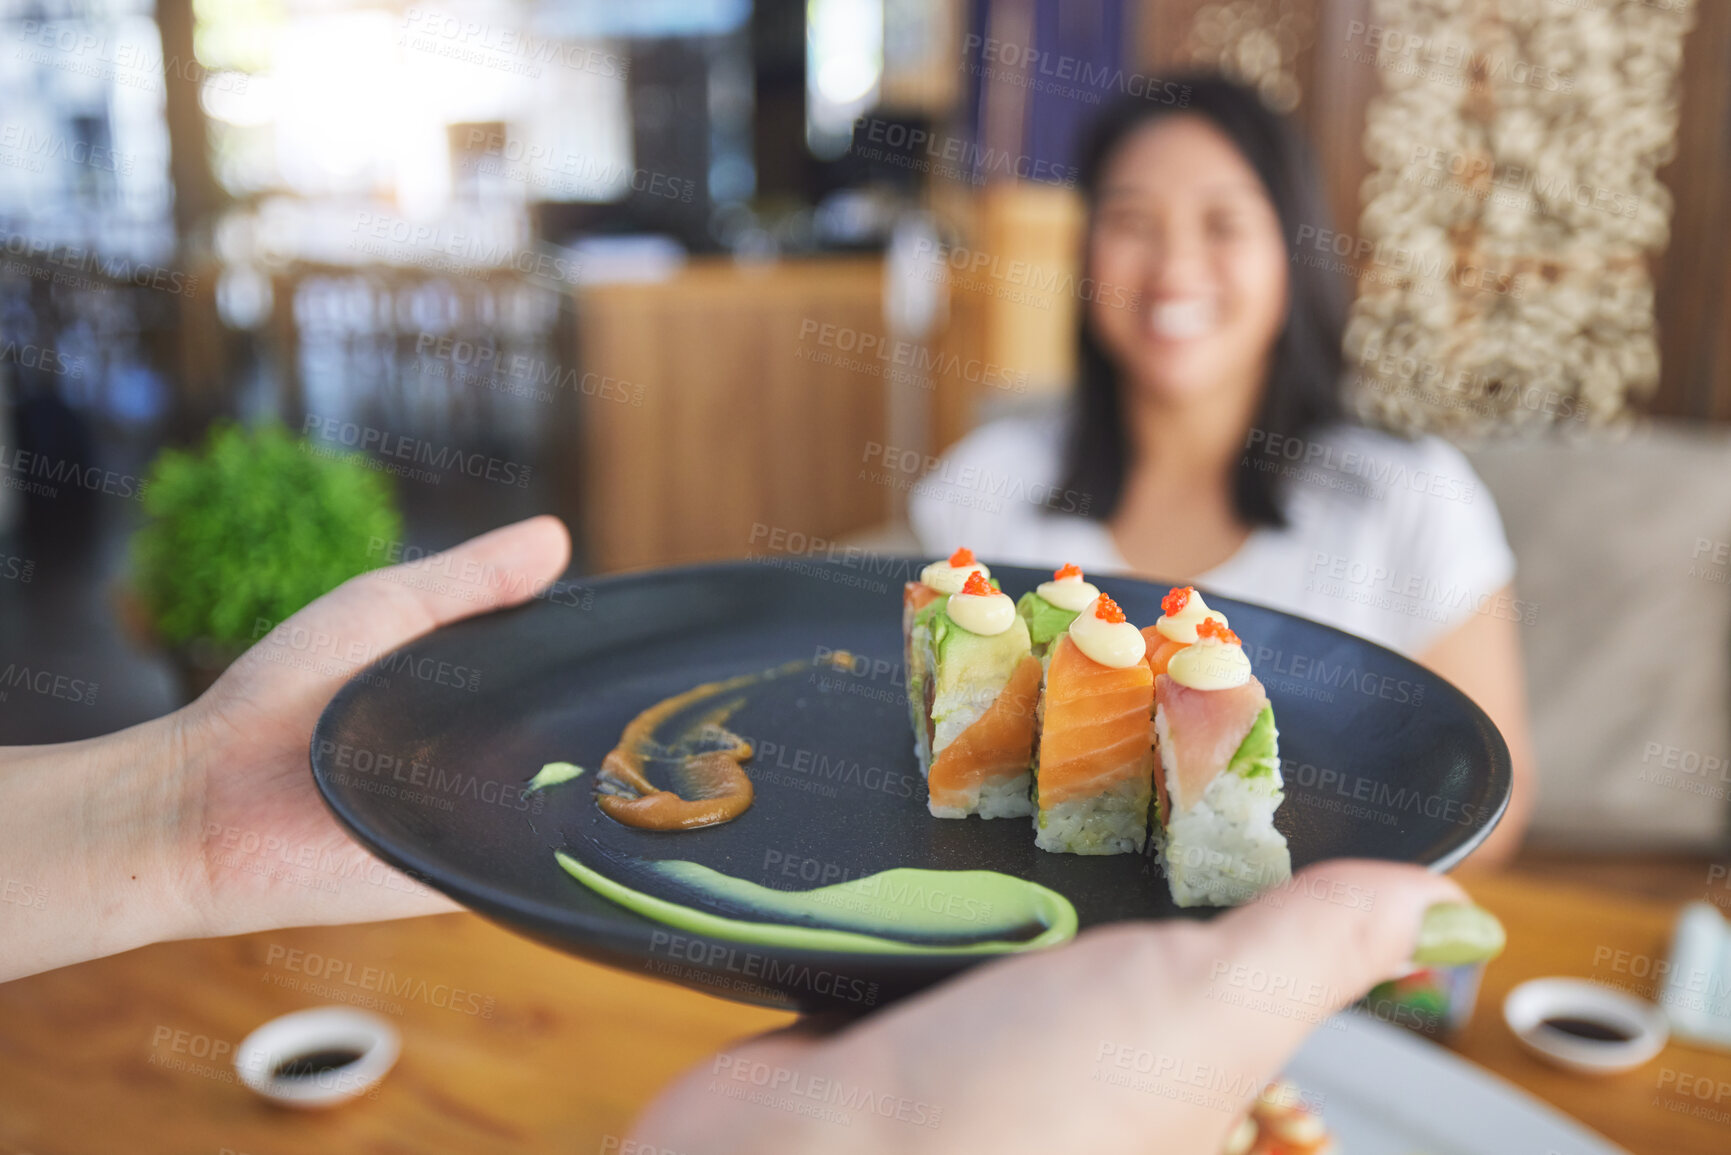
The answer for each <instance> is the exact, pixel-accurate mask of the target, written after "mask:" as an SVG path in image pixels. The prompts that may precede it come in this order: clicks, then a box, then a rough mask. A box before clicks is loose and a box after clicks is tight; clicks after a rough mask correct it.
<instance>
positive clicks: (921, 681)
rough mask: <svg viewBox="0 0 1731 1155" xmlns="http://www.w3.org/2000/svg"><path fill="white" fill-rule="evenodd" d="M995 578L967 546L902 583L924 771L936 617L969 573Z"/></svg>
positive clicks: (911, 693) (905, 644) (911, 711)
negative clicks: (928, 653) (929, 654)
mask: <svg viewBox="0 0 1731 1155" xmlns="http://www.w3.org/2000/svg"><path fill="white" fill-rule="evenodd" d="M973 573H978V574H981V575H983V576H985V577H988V578H989V577H991V576H992V571H991V570H989V569H987V568H986V567H985V566H984V565H981V564H980V563H979V562H977V561H975V560H974V552H973V551H972V550H970V549H968V548H967V547H966V546H963V547H962V548H961V549H958V550H957V551H956V552H955V553H952V554H951V555H950V556H949V559H948V560H947V561H934V562H932V563H931V564H930V565H928V566H926V567H925V568H924V569H922V570H921V571H920V580H919V581H913V582H907V583H905V584H904V585H903V586H902V661H903V663H904V665H905V666H906V668H907V692H908V716H909V718H910V719H911V720H912V721H913V727H914V753H915V754H916V755H917V756H918V757H919V760H920V769H921V771H922V772H923V771H924V770H925V768H926V766H927V764H929V763H930V762H931V759H932V751H931V736H930V734H929V733H928V732H927V727H926V718H927V716H928V705H927V702H926V685H925V683H926V673H927V670H928V668H929V667H927V665H926V651H927V649H928V648H929V647H928V645H927V642H928V631H929V629H930V626H931V620H932V616H933V615H934V614H936V613H937V612H938V611H940V610H941V609H943V600H944V598H945V597H946V596H947V595H949V594H957V593H960V592H961V591H962V586H964V585H965V584H967V580H968V575H969V574H973Z"/></svg>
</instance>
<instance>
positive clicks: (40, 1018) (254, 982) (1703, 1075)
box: [0, 874, 1731, 1155]
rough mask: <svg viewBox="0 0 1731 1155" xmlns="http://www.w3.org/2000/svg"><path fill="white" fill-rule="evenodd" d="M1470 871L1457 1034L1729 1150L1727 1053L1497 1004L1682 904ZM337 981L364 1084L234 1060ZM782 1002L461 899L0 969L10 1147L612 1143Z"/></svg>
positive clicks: (1546, 1092)
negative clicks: (557, 940)
mask: <svg viewBox="0 0 1731 1155" xmlns="http://www.w3.org/2000/svg"><path fill="white" fill-rule="evenodd" d="M1469 886H1470V888H1471V889H1472V891H1473V893H1474V894H1475V896H1476V897H1477V898H1478V899H1479V900H1480V901H1481V902H1483V903H1484V904H1485V905H1486V906H1488V907H1490V908H1491V909H1492V910H1494V911H1496V912H1497V913H1498V915H1500V916H1501V917H1502V919H1503V920H1504V922H1505V923H1506V924H1507V926H1508V928H1509V931H1510V945H1509V949H1508V951H1507V953H1506V954H1505V955H1504V956H1503V958H1502V959H1500V960H1498V961H1497V962H1496V963H1495V964H1493V965H1492V966H1491V967H1490V969H1489V970H1488V972H1487V974H1486V976H1485V982H1484V988H1483V991H1482V993H1481V996H1480V1000H1479V1006H1478V1011H1477V1014H1476V1016H1475V1018H1474V1020H1473V1022H1472V1023H1471V1024H1470V1025H1469V1027H1468V1028H1467V1029H1466V1031H1465V1032H1464V1033H1463V1034H1462V1036H1461V1037H1460V1039H1459V1040H1458V1041H1457V1044H1456V1046H1457V1049H1458V1050H1459V1051H1460V1053H1461V1054H1463V1055H1465V1056H1466V1057H1467V1058H1469V1059H1472V1060H1473V1061H1475V1062H1478V1063H1480V1064H1482V1065H1483V1066H1485V1067H1488V1068H1489V1069H1491V1070H1492V1071H1495V1072H1496V1073H1498V1074H1500V1075H1502V1076H1503V1077H1505V1078H1507V1079H1509V1080H1511V1081H1513V1082H1514V1083H1516V1084H1519V1085H1520V1086H1522V1087H1525V1088H1526V1089H1527V1090H1529V1091H1531V1092H1532V1093H1533V1094H1535V1095H1537V1096H1539V1097H1540V1098H1542V1099H1545V1100H1548V1101H1549V1102H1551V1103H1553V1104H1555V1105H1556V1106H1558V1107H1560V1108H1562V1109H1563V1110H1564V1111H1567V1112H1568V1113H1570V1114H1572V1115H1574V1116H1576V1117H1577V1118H1579V1119H1581V1120H1582V1121H1583V1122H1585V1123H1587V1124H1588V1125H1589V1126H1592V1127H1594V1128H1596V1129H1597V1130H1599V1131H1601V1132H1602V1133H1603V1134H1605V1135H1606V1136H1608V1137H1609V1138H1611V1139H1613V1140H1615V1141H1617V1142H1618V1143H1621V1144H1622V1145H1624V1146H1625V1147H1627V1148H1628V1149H1629V1150H1630V1151H1633V1152H1637V1153H1642V1155H1645V1153H1653V1155H1659V1153H1663V1155H1690V1153H1695V1152H1699V1153H1702V1155H1706V1153H1708V1152H1714V1153H1723V1152H1726V1151H1728V1150H1731V1123H1727V1122H1722V1121H1715V1120H1714V1118H1713V1117H1712V1116H1711V1115H1708V1116H1706V1117H1701V1116H1691V1115H1690V1114H1689V1111H1690V1109H1691V1108H1694V1107H1697V1106H1700V1107H1702V1108H1705V1109H1709V1110H1710V1109H1712V1108H1714V1106H1715V1104H1714V1103H1713V1100H1712V1098H1707V1099H1700V1098H1697V1097H1696V1096H1697V1095H1698V1094H1699V1093H1700V1092H1699V1088H1700V1087H1701V1086H1702V1085H1703V1084H1702V1083H1701V1082H1700V1081H1701V1080H1706V1081H1707V1082H1706V1084H1705V1085H1706V1086H1708V1087H1718V1086H1720V1085H1722V1084H1723V1085H1726V1086H1731V1055H1726V1054H1722V1053H1715V1052H1709V1051H1702V1050H1695V1049H1691V1048H1688V1047H1684V1046H1681V1045H1679V1044H1675V1043H1673V1044H1672V1045H1670V1046H1669V1047H1667V1048H1666V1049H1665V1051H1664V1052H1663V1053H1661V1054H1660V1055H1659V1056H1658V1057H1657V1058H1656V1059H1654V1060H1653V1061H1652V1062H1650V1063H1648V1064H1646V1065H1645V1066H1643V1067H1641V1068H1639V1069H1638V1070H1635V1071H1633V1072H1630V1073H1628V1074H1625V1075H1619V1076H1613V1077H1610V1078H1606V1079H1596V1080H1588V1079H1583V1078H1578V1077H1575V1076H1571V1075H1567V1074H1564V1073H1562V1072H1559V1071H1556V1070H1553V1069H1552V1068H1549V1067H1547V1066H1544V1065H1543V1064H1541V1063H1539V1062H1538V1061H1536V1060H1534V1059H1532V1058H1531V1057H1529V1056H1528V1055H1527V1053H1526V1052H1525V1051H1523V1050H1521V1049H1520V1047H1519V1046H1518V1044H1517V1043H1516V1042H1515V1040H1514V1038H1513V1037H1512V1036H1511V1035H1510V1034H1509V1032H1508V1030H1507V1028H1506V1027H1504V1026H1503V1025H1502V1022H1501V1018H1500V1006H1501V1003H1502V998H1503V995H1504V994H1505V993H1506V992H1507V991H1508V989H1509V988H1510V987H1512V986H1513V985H1514V984H1516V983H1518V982H1520V981H1522V980H1523V979H1526V978H1530V977H1533V976H1536V975H1541V974H1565V975H1578V976H1582V977H1587V978H1596V979H1600V980H1603V981H1606V982H1613V983H1627V984H1628V985H1630V986H1631V987H1632V988H1633V989H1635V990H1637V991H1640V992H1642V993H1651V992H1652V990H1653V981H1654V980H1653V979H1652V976H1651V968H1652V966H1653V964H1654V963H1656V962H1657V961H1658V960H1659V959H1662V958H1663V957H1664V956H1665V953H1666V950H1667V947H1668V942H1669V932H1670V925H1671V919H1672V916H1673V913H1674V911H1675V908H1676V905H1677V903H1676V902H1675V901H1674V900H1673V901H1659V900H1654V899H1640V900H1635V899H1630V898H1606V897H1603V895H1602V894H1601V893H1595V892H1594V891H1589V890H1586V889H1583V888H1581V887H1579V886H1573V885H1570V884H1567V883H1558V882H1556V881H1552V880H1548V879H1543V878H1535V877H1532V876H1526V875H1519V874H1514V875H1500V876H1491V877H1483V876H1481V877H1475V878H1473V879H1471V880H1469ZM1618 952H1626V953H1623V954H1619V953H1618ZM1637 972H1639V973H1637ZM327 1003H348V1004H352V1005H355V1006H362V1007H371V1008H372V1009H374V1010H377V1011H379V1012H380V1013H382V1014H384V1015H385V1016H386V1017H387V1018H389V1019H390V1020H391V1021H392V1022H394V1023H396V1024H397V1026H398V1027H399V1028H400V1030H401V1031H402V1034H403V1037H404V1048H403V1055H402V1058H401V1060H400V1061H399V1063H398V1065H397V1067H396V1069H395V1070H394V1071H393V1072H392V1073H391V1074H390V1075H389V1076H388V1077H387V1078H386V1079H385V1080H384V1082H383V1083H382V1084H381V1086H380V1087H379V1088H378V1090H377V1093H376V1097H373V1098H363V1099H359V1100H356V1101H353V1102H351V1103H349V1104H346V1105H344V1106H342V1107H340V1108H337V1109H335V1110H330V1111H322V1112H297V1111H289V1110H283V1109H279V1108H276V1107H273V1106H271V1105H269V1104H268V1103H266V1102H264V1101H263V1100H261V1099H259V1098H257V1097H256V1096H254V1095H253V1094H252V1093H251V1092H249V1091H247V1090H246V1089H245V1088H244V1087H242V1086H240V1085H238V1084H237V1083H236V1082H235V1081H234V1078H233V1068H232V1065H231V1063H230V1057H231V1056H232V1052H233V1048H234V1046H235V1045H236V1044H238V1043H239V1042H240V1040H241V1039H242V1038H243V1037H244V1036H245V1035H246V1034H247V1033H248V1032H249V1031H251V1030H252V1029H253V1028H254V1027H256V1026H257V1025H259V1024H260V1023H262V1022H263V1021H265V1020H266V1019H268V1018H271V1017H273V1016H275V1015H279V1014H283V1013H285V1012H288V1011H291V1010H296V1009H299V1008H303V1007H308V1006H315V1005H321V1004H327ZM789 1021H790V1017H789V1016H787V1015H784V1014H778V1013H775V1012H770V1011H765V1010H761V1009H755V1008H750V1007H744V1006H737V1005H734V1004H731V1003H726V1002H722V1001H719V1000H717V999H713V998H709V997H707V996H704V995H698V994H693V993H690V992H687V991H684V990H682V989H680V988H677V987H673V986H668V985H665V984H663V983H660V982H657V981H653V980H650V979H648V978H644V977H641V976H637V975H631V974H625V973H621V972H617V971H610V970H605V969H602V968H599V967H595V966H591V965H589V964H587V963H584V962H580V961H577V960H574V959H571V958H568V957H566V956H564V955H561V954H558V953H556V952H554V951H552V950H549V949H547V948H545V947H541V946H538V945H536V944H533V943H531V942H528V941H526V940H524V939H520V938H517V937H516V936H514V935H512V934H510V933H508V932H506V931H503V930H501V929H499V928H497V927H495V926H493V925H491V924H489V923H487V922H484V921H482V920H481V919H479V918H477V917H474V916H471V915H466V914H463V915H444V916H440V917H437V918H428V919H417V920H413V921H409V922H401V923H392V924H381V925H371V926H352V927H326V928H314V929H304V930H293V931H274V932H270V933H265V934H256V935H249V936H246V937H242V938H233V939H222V940H215V941H207V942H185V943H169V944H164V945H161V946H155V947H149V948H146V949H144V950H139V951H134V952H132V953H130V954H126V955H121V956H117V957H115V958H109V959H100V960H97V961H95V962H90V963H86V964H83V965H81V966H76V967H70V968H67V969H65V970H62V971H58V972H53V973H49V974H44V975H37V976H34V977H32V978H28V979H21V980H18V981H16V982H12V983H8V984H4V985H0V1155H19V1153H29V1155H83V1153H89V1152H100V1153H104V1155H106V1153H108V1152H118V1151H125V1152H128V1153H129V1155H149V1153H153V1152H189V1151H190V1152H205V1153H208V1155H225V1153H228V1155H274V1153H283V1155H286V1153H289V1152H306V1151H324V1152H332V1153H337V1152H341V1153H350V1152H354V1153H362V1152H369V1153H380V1155H384V1153H399V1152H400V1153H404V1155H409V1153H423V1152H439V1151H454V1152H455V1151H461V1152H477V1151H526V1152H539V1151H547V1152H553V1151H558V1152H562V1153H568V1152H585V1153H587V1152H599V1151H606V1150H613V1149H616V1146H615V1145H614V1144H609V1142H608V1137H609V1136H612V1137H615V1138H617V1137H618V1136H621V1135H623V1134H624V1133H625V1130H626V1128H627V1127H628V1126H629V1124H630V1121H631V1119H632V1117H633V1116H634V1115H635V1113H636V1112H637V1111H638V1110H639V1109H640V1108H641V1107H642V1106H643V1105H644V1103H646V1102H647V1101H648V1099H649V1098H650V1097H651V1096H652V1095H653V1094H654V1092H655V1090H656V1088H658V1087H659V1086H661V1085H662V1084H664V1083H666V1082H667V1081H668V1080H670V1079H671V1078H672V1077H673V1076H674V1075H675V1074H676V1073H677V1072H679V1071H680V1070H681V1069H683V1068H685V1067H687V1066H688V1065H690V1064H692V1063H695V1062H698V1061H700V1060H702V1059H703V1058H704V1057H705V1056H706V1055H708V1054H710V1053H711V1052H712V1051H714V1050H715V1049H716V1048H717V1047H719V1046H721V1045H722V1044H724V1043H726V1042H727V1041H728V1040H729V1039H733V1038H737V1037H739V1036H742V1035H748V1034H752V1033H755V1032H758V1031H763V1030H767V1029H770V1028H774V1027H776V1026H779V1025H782V1024H784V1023H786V1022H789ZM1667 1072H1669V1073H1670V1074H1669V1075H1667ZM1680 1088H1681V1089H1680ZM1718 1109H1719V1110H1720V1111H1726V1110H1731V1094H1728V1095H1727V1096H1726V1098H1725V1100H1724V1101H1722V1102H1721V1103H1720V1104H1718ZM1719 1118H1720V1119H1723V1118H1725V1116H1724V1115H1721V1116H1719ZM1346 1155H1351V1153H1346Z"/></svg>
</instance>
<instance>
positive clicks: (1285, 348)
mask: <svg viewBox="0 0 1731 1155" xmlns="http://www.w3.org/2000/svg"><path fill="white" fill-rule="evenodd" d="M1174 87H1176V88H1177V90H1178V92H1180V93H1182V94H1184V96H1181V97H1180V99H1179V101H1177V102H1174V103H1171V104H1164V103H1159V102H1156V101H1152V100H1148V99H1146V98H1129V99H1125V100H1123V101H1121V102H1119V103H1117V104H1114V105H1111V106H1109V107H1108V108H1107V109H1106V110H1105V111H1104V112H1103V113H1102V114H1101V116H1100V119H1099V120H1097V121H1096V122H1095V124H1094V127H1093V131H1092V135H1091V136H1090V137H1089V138H1088V140H1087V143H1086V144H1085V145H1084V147H1083V150H1082V154H1081V157H1080V164H1079V166H1078V167H1079V169H1080V172H1079V181H1080V184H1081V187H1082V191H1083V194H1084V195H1085V196H1086V197H1087V200H1088V208H1089V216H1090V219H1091V218H1092V216H1093V212H1094V209H1095V207H1096V202H1097V198H1098V197H1099V194H1100V184H1099V182H1100V178H1101V176H1102V174H1103V173H1104V171H1105V168H1106V166H1107V164H1109V163H1110V162H1111V160H1112V158H1113V156H1114V155H1115V154H1116V153H1117V152H1118V150H1119V148H1120V147H1122V145H1123V144H1124V142H1125V141H1126V140H1127V139H1129V137H1130V136H1131V134H1133V133H1135V132H1136V131H1138V130H1139V129H1142V128H1145V127H1146V126H1148V125H1150V124H1153V123H1155V122H1157V121H1160V120H1164V119H1166V118H1168V117H1172V116H1185V115H1189V116H1200V117H1204V118H1206V119H1207V120H1208V122H1209V123H1210V124H1212V125H1213V126H1214V127H1215V128H1217V129H1219V130H1220V131H1221V132H1222V133H1224V134H1225V135H1226V138H1227V139H1228V140H1230V141H1231V142H1232V143H1233V145H1235V146H1236V147H1237V149H1238V151H1239V152H1240V153H1242V154H1243V155H1244V159H1245V160H1247V161H1248V162H1249V163H1250V166H1251V167H1252V168H1253V169H1255V170H1256V175H1257V176H1258V177H1260V178H1261V179H1262V185H1263V187H1264V188H1265V189H1266V190H1267V192H1268V199H1269V200H1270V201H1272V202H1273V203H1274V208H1275V211H1276V212H1277V213H1278V214H1279V217H1280V228H1281V232H1282V234H1283V235H1284V236H1285V239H1286V244H1287V246H1288V248H1289V250H1290V251H1291V253H1292V255H1293V256H1294V257H1296V256H1297V247H1298V237H1299V236H1300V235H1301V232H1300V230H1301V229H1306V230H1315V233H1314V235H1325V234H1324V230H1326V229H1328V228H1329V227H1330V217H1329V214H1328V206H1327V201H1326V200H1325V199H1324V196H1323V192H1322V185H1321V181H1320V180H1319V179H1318V177H1317V170H1316V164H1315V161H1314V159H1313V157H1312V155H1311V152H1310V148H1309V146H1308V144H1307V143H1306V142H1305V140H1304V138H1303V137H1302V136H1301V135H1300V134H1299V132H1298V130H1297V129H1295V128H1294V127H1293V126H1292V125H1291V124H1289V123H1288V122H1287V121H1286V120H1285V119H1283V118H1282V117H1281V116H1279V115H1278V114H1277V113H1274V112H1272V111H1270V110H1269V109H1268V108H1267V107H1266V106H1264V105H1263V103H1262V102H1261V100H1260V99H1258V97H1257V96H1256V93H1255V92H1254V91H1252V90H1251V89H1249V88H1245V87H1244V86H1242V85H1239V84H1234V83H1232V82H1231V81H1229V80H1226V79H1224V78H1223V77H1220V76H1217V75H1194V76H1189V77H1180V78H1177V79H1176V80H1175V84H1174V85H1168V86H1166V88H1165V89H1164V91H1167V92H1170V91H1172V90H1173V88H1174ZM1186 97H1187V99H1186ZM1084 243H1086V242H1084ZM1288 269H1289V272H1288V281H1287V302H1288V303H1287V312H1286V323H1285V325H1283V326H1282V327H1281V330H1280V335H1279V337H1277V338H1276V339H1275V342H1274V347H1273V350H1272V352H1271V356H1270V358H1269V368H1268V380H1267V382H1266V384H1265V387H1264V389H1263V394H1262V401H1261V404H1260V406H1259V407H1258V409H1257V413H1256V417H1255V418H1254V425H1253V428H1254V429H1257V430H1260V431H1262V432H1263V433H1264V434H1266V435H1268V436H1269V437H1270V438H1272V437H1275V436H1280V437H1303V436H1304V435H1305V434H1306V433H1307V432H1309V431H1311V430H1314V429H1317V428H1319V427H1321V426H1324V425H1327V424H1329V423H1331V422H1336V421H1340V420H1341V419H1342V406H1341V401H1340V386H1341V376H1342V373H1343V371H1344V368H1345V363H1344V358H1343V356H1342V354H1341V346H1340V342H1341V335H1342V331H1343V329H1344V328H1345V325H1346V307H1347V300H1346V293H1345V291H1344V288H1343V284H1342V278H1341V276H1340V274H1339V273H1337V272H1334V271H1333V270H1331V269H1328V268H1324V267H1321V262H1317V263H1315V264H1312V263H1307V262H1305V261H1302V260H1297V259H1294V260H1292V261H1290V262H1289V265H1288ZM1079 345H1080V357H1079V369H1080V375H1079V380H1078V382H1077V404H1076V423H1075V427H1074V430H1073V432H1072V435H1071V440H1070V445H1069V449H1068V452H1069V456H1068V459H1067V460H1066V462H1065V481H1064V485H1065V488H1066V489H1068V490H1070V491H1071V492H1075V493H1085V494H1088V495H1090V497H1091V498H1092V500H1091V501H1090V503H1089V514H1090V515H1091V516H1093V517H1095V518H1097V519H1099V520H1101V521H1104V520H1106V519H1107V518H1109V517H1111V516H1112V514H1113V513H1114V512H1115V511H1116V509H1117V508H1118V502H1119V499H1120V497H1121V496H1122V494H1123V489H1124V479H1125V475H1126V474H1127V472H1128V469H1129V464H1130V453H1131V447H1130V440H1129V435H1128V431H1127V430H1126V428H1125V423H1124V420H1123V405H1122V396H1121V388H1122V387H1121V385H1120V382H1119V378H1118V370H1117V369H1116V368H1115V367H1114V366H1113V364H1112V362H1111V361H1110V360H1109V359H1108V358H1107V356H1106V352H1105V350H1104V349H1102V348H1101V347H1100V343H1099V341H1097V340H1096V339H1095V337H1094V334H1093V332H1092V326H1091V324H1090V321H1089V318H1088V310H1086V309H1084V310H1082V317H1081V321H1080V336H1079ZM1268 443H1269V442H1266V441H1265V442H1263V444H1268ZM1274 444H1278V442H1274ZM1278 476H1279V471H1277V470H1272V469H1266V470H1264V469H1257V468H1255V466H1254V465H1253V464H1252V462H1251V459H1250V458H1249V457H1243V458H1240V460H1239V463H1238V466H1237V468H1236V469H1235V470H1234V471H1233V478H1232V505H1233V509H1234V510H1235V512H1236V513H1237V514H1238V517H1239V519H1240V520H1242V521H1243V522H1244V523H1245V524H1247V525H1251V526H1259V525H1267V526H1276V527H1280V526H1284V525H1285V524H1286V515H1285V512H1284V510H1283V509H1282V508H1281V503H1280V493H1279V485H1278Z"/></svg>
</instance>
